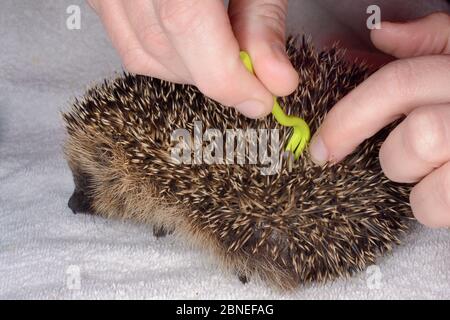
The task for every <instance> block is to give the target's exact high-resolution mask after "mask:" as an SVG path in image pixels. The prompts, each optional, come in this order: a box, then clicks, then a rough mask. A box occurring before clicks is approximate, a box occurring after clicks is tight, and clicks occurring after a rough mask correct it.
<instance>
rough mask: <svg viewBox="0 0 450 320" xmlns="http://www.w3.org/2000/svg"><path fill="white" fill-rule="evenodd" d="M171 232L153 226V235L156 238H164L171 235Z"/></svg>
mask: <svg viewBox="0 0 450 320" xmlns="http://www.w3.org/2000/svg"><path fill="white" fill-rule="evenodd" d="M172 233H173V230H168V229H167V228H166V227H163V226H156V225H154V226H153V235H154V236H155V237H156V238H164V237H165V236H167V235H168V234H172Z"/></svg>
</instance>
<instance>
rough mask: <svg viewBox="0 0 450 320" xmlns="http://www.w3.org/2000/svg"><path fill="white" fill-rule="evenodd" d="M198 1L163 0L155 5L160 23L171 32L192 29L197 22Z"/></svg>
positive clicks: (177, 32) (179, 32) (175, 32)
mask: <svg viewBox="0 0 450 320" xmlns="http://www.w3.org/2000/svg"><path fill="white" fill-rule="evenodd" d="M197 3H198V1H194V0H190V1H186V0H164V1H158V4H157V6H156V8H157V13H158V16H159V20H160V23H161V25H162V26H163V28H164V29H165V30H167V31H168V32H170V33H172V34H183V33H185V32H187V31H190V30H193V29H194V28H195V27H196V26H197V25H198V23H199V21H200V19H199V17H200V16H201V14H202V13H201V12H199V9H200V8H199V6H198V5H197Z"/></svg>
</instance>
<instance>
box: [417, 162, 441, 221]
mask: <svg viewBox="0 0 450 320" xmlns="http://www.w3.org/2000/svg"><path fill="white" fill-rule="evenodd" d="M410 203H411V208H412V211H413V213H414V216H415V217H416V219H417V220H419V222H421V223H423V224H424V225H426V226H429V227H433V228H440V227H449V226H450V162H447V163H446V164H444V165H443V166H442V167H440V168H438V169H436V170H435V171H433V172H432V173H430V174H429V175H428V176H426V177H425V178H423V180H422V181H420V183H418V184H417V185H416V186H415V187H414V188H413V189H412V191H411V194H410Z"/></svg>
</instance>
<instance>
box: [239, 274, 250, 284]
mask: <svg viewBox="0 0 450 320" xmlns="http://www.w3.org/2000/svg"><path fill="white" fill-rule="evenodd" d="M238 278H239V281H240V282H242V284H247V283H248V281H249V278H248V277H247V276H246V275H244V274H238Z"/></svg>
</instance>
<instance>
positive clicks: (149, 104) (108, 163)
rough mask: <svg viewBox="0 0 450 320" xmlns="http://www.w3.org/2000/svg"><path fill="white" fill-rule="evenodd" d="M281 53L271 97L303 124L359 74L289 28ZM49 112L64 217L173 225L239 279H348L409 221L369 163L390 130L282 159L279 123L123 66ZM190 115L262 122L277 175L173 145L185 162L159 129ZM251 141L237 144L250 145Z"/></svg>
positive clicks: (167, 130) (289, 283) (402, 196)
mask: <svg viewBox="0 0 450 320" xmlns="http://www.w3.org/2000/svg"><path fill="white" fill-rule="evenodd" d="M286 50H287V53H288V56H289V58H290V60H291V62H292V65H293V66H294V67H295V69H296V70H297V71H298V74H299V77H300V85H299V86H298V88H297V89H296V91H295V92H294V93H292V94H291V95H289V96H287V97H283V98H280V99H279V102H280V104H281V106H282V107H283V108H284V110H285V111H286V112H287V113H288V114H294V115H297V116H300V117H302V118H303V119H305V121H306V122H307V123H308V124H309V126H310V128H311V130H312V131H313V132H314V131H315V130H316V129H317V128H318V127H319V125H320V123H321V122H322V120H323V119H324V117H325V115H326V113H327V111H328V110H329V109H330V108H331V107H332V106H333V105H334V104H335V103H336V102H337V101H338V100H339V99H341V98H342V97H343V96H344V95H345V94H347V93H348V92H349V91H350V90H352V89H353V88H354V87H355V86H357V85H358V84H359V83H361V82H362V81H363V80H364V79H365V78H366V77H368V75H369V74H370V71H369V68H368V67H367V65H366V64H365V63H363V62H357V61H356V62H353V63H350V62H347V61H346V60H345V59H344V52H343V50H342V49H339V48H338V47H337V46H333V47H330V48H328V49H324V51H321V52H318V51H316V49H315V48H314V47H313V45H312V44H311V41H310V40H305V37H303V38H299V37H297V38H293V37H291V38H290V39H289V41H287V44H286ZM63 119H64V122H65V126H66V129H67V137H66V140H65V145H64V152H65V155H66V159H67V162H68V165H69V167H70V169H71V171H72V174H73V179H74V184H75V190H74V192H73V194H72V196H71V197H70V199H69V203H68V205H69V207H70V208H71V209H72V211H73V212H74V213H78V212H82V213H87V214H95V215H99V216H102V217H106V218H119V219H131V220H134V221H137V222H138V223H145V224H148V225H149V226H150V228H153V234H154V235H155V236H156V237H158V238H160V237H163V236H165V235H166V234H171V233H173V234H175V235H177V236H179V237H180V238H181V239H183V241H187V242H188V243H191V244H193V245H195V246H197V247H198V248H199V249H200V250H204V252H205V253H206V254H208V255H212V256H214V257H215V258H216V262H217V265H218V266H223V267H224V268H225V270H227V271H229V272H232V273H234V274H235V275H236V276H238V277H239V279H240V280H241V281H242V282H243V283H245V282H247V281H248V280H250V279H255V278H256V279H260V281H263V282H266V283H267V284H268V285H269V286H272V287H275V288H279V289H282V290H291V289H294V288H296V287H298V286H300V285H302V286H304V285H308V284H311V283H314V282H319V283H322V282H325V281H330V280H333V279H336V278H339V277H349V276H351V275H354V274H355V273H357V272H359V271H362V270H364V269H365V268H366V267H367V266H369V265H371V264H374V263H376V261H377V259H378V258H379V257H380V256H382V255H383V254H385V253H386V252H389V251H390V250H392V248H393V247H394V246H395V245H397V244H399V243H400V241H401V239H402V236H403V235H404V234H405V232H406V231H407V230H409V229H410V223H409V221H410V220H412V215H411V209H410V206H409V204H408V194H409V191H410V189H411V186H410V185H406V184H399V183H395V182H392V181H389V180H388V179H387V178H386V177H385V176H384V175H383V173H382V170H381V168H380V165H379V162H378V159H377V156H378V150H379V147H380V145H381V143H382V141H383V140H384V138H385V137H386V136H387V134H388V133H389V131H390V128H385V129H384V130H382V131H380V132H379V133H377V134H376V135H375V136H373V137H372V138H370V139H368V140H366V141H364V142H363V143H362V144H361V145H360V146H359V147H358V148H357V150H356V151H355V152H354V153H352V154H351V155H349V156H348V157H347V158H346V159H344V161H342V162H340V163H337V164H333V165H324V166H318V165H315V164H314V163H313V162H312V161H311V159H310V156H309V154H308V152H307V151H305V152H304V154H303V155H302V156H301V157H300V159H298V160H295V161H292V157H289V156H288V157H286V153H284V154H283V144H285V143H286V141H287V140H288V138H289V135H290V134H291V129H290V128H287V127H282V126H280V125H279V124H277V122H276V121H275V120H274V119H273V117H271V116H269V117H266V118H264V119H258V120H254V119H248V118H246V117H244V116H243V115H241V114H239V113H238V112H237V111H236V110H235V109H233V108H230V107H226V106H223V105H221V104H219V103H217V102H215V101H213V100H211V99H209V98H208V97H206V96H204V95H203V94H202V93H201V92H200V91H199V90H198V89H197V88H196V87H194V86H191V85H184V84H174V83H170V82H167V81H163V80H159V79H155V78H151V77H146V76H140V75H132V74H129V73H126V72H124V73H123V74H121V75H120V76H118V77H117V78H115V79H112V80H105V82H104V83H102V84H100V85H97V86H94V87H92V88H91V89H89V90H88V91H87V93H86V94H85V95H84V97H82V98H81V99H76V100H75V102H74V103H73V105H72V106H71V108H70V110H68V111H66V112H63ZM198 122H200V123H201V124H202V125H203V129H206V128H214V129H218V130H219V131H220V132H225V131H227V130H230V129H235V128H240V129H243V130H248V129H252V130H262V131H264V130H266V129H270V130H275V131H274V132H277V133H278V134H279V140H280V142H281V143H279V144H278V145H275V146H272V145H271V146H270V148H269V151H270V153H271V154H272V153H274V154H282V155H283V156H282V157H280V159H281V161H279V165H278V170H276V172H274V173H272V174H263V173H262V172H261V166H260V165H258V163H254V162H251V161H240V162H239V161H237V162H238V163H236V161H235V162H234V164H232V165H230V164H227V163H224V162H223V161H222V162H221V161H217V162H213V163H205V161H195V156H196V155H195V154H194V153H195V150H194V151H192V150H191V151H190V152H191V153H189V152H188V151H186V154H185V155H187V156H188V157H187V158H189V156H191V155H192V157H191V158H190V159H191V160H192V159H194V160H192V161H185V162H181V161H175V160H176V159H174V157H173V153H172V152H173V150H174V149H175V147H176V144H177V143H181V142H180V139H178V140H176V139H175V141H174V139H173V135H172V133H173V132H174V131H176V130H177V129H180V128H183V129H185V130H187V131H188V132H193V131H195V130H196V129H195V124H196V123H198ZM262 131H261V132H262ZM257 132H259V131H257ZM262 139H263V138H262V135H260V136H257V137H255V136H253V137H252V139H248V140H249V141H246V142H245V143H246V144H247V147H248V148H251V147H255V146H256V145H257V144H258V143H260V142H261V140H262ZM181 140H182V139H181ZM193 140H195V139H194V138H192V136H191V138H190V139H189V138H187V139H185V141H184V142H183V143H184V145H192V144H193V143H194V142H193ZM199 144H200V145H201V146H202V147H203V146H205V145H206V142H204V141H200V142H199ZM241 144H242V143H241ZM237 145H239V143H237ZM244 147H245V146H244ZM267 154H268V152H267ZM267 154H266V155H267ZM197 156H198V154H197ZM248 158H249V155H247V154H245V156H244V159H241V160H249V159H248ZM178 160H179V159H178ZM200 160H201V155H200Z"/></svg>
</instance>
